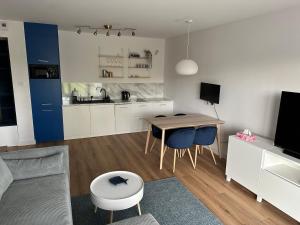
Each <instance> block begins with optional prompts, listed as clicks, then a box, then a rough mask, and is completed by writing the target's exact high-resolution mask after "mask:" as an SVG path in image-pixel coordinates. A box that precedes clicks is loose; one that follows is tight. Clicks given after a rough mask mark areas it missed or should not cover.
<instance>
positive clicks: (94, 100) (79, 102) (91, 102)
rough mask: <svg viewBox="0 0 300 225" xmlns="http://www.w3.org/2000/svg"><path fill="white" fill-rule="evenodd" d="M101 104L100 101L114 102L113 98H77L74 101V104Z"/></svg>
mask: <svg viewBox="0 0 300 225" xmlns="http://www.w3.org/2000/svg"><path fill="white" fill-rule="evenodd" d="M97 103H98V104H99V103H103V104H105V103H114V101H113V100H110V99H93V100H91V99H83V100H76V101H75V102H73V104H97Z"/></svg>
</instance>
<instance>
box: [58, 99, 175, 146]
mask: <svg viewBox="0 0 300 225" xmlns="http://www.w3.org/2000/svg"><path fill="white" fill-rule="evenodd" d="M172 113H173V102H172V101H162V102H134V103H128V104H90V105H68V106H64V107H63V118H64V133H65V139H66V140H67V139H75V138H86V137H95V136H103V135H112V134H116V133H117V134H122V133H131V132H140V131H145V130H147V125H148V124H147V123H146V122H145V120H144V118H145V117H152V116H156V115H161V114H163V115H168V114H172Z"/></svg>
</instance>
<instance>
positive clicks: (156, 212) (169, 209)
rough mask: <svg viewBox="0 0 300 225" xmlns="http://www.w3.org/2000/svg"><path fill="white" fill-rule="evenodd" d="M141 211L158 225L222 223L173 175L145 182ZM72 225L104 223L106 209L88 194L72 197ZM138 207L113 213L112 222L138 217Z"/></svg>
mask: <svg viewBox="0 0 300 225" xmlns="http://www.w3.org/2000/svg"><path fill="white" fill-rule="evenodd" d="M141 209H142V214H144V213H151V214H152V215H153V216H154V217H155V219H156V220H157V221H158V222H159V223H160V224H161V225H221V224H222V223H221V222H220V221H219V220H218V219H217V217H216V216H215V215H214V214H213V213H212V212H211V211H209V209H207V208H206V207H205V206H204V205H203V204H202V203H201V202H200V201H199V200H198V199H197V198H196V197H195V196H194V195H193V194H192V193H191V192H189V191H188V190H187V189H186V188H185V187H184V186H183V185H182V184H181V183H180V182H179V181H178V180H177V179H176V178H175V177H172V178H168V179H164V180H157V181H151V182H146V183H145V189H144V197H143V200H142V201H141ZM72 211H73V220H74V225H102V224H103V225H104V224H107V223H108V218H109V212H108V211H104V210H100V209H98V211H97V213H96V214H95V213H94V206H93V204H92V202H91V201H90V196H89V195H84V196H80V197H73V198H72ZM137 215H138V213H137V208H136V207H133V208H130V209H126V210H122V211H116V212H114V221H119V220H122V219H126V218H130V217H134V216H137Z"/></svg>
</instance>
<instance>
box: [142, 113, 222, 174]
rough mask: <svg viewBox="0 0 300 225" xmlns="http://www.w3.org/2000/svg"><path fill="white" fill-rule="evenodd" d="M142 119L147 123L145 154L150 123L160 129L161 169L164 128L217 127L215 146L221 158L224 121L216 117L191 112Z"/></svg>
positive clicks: (149, 134) (160, 166) (149, 133)
mask: <svg viewBox="0 0 300 225" xmlns="http://www.w3.org/2000/svg"><path fill="white" fill-rule="evenodd" d="M144 120H145V121H146V122H147V123H148V131H147V139H146V146H145V154H147V151H148V146H149V141H150V136H151V130H152V129H151V128H152V125H154V126H155V127H157V128H159V129H161V131H162V136H161V148H160V164H159V168H160V169H162V165H163V157H164V145H165V137H166V135H165V134H166V130H171V129H178V128H184V127H195V128H197V127H205V126H215V127H217V135H216V139H217V146H218V153H219V157H220V158H221V157H222V155H221V125H222V124H224V123H225V122H224V121H223V120H220V119H218V118H214V117H211V116H207V115H204V114H199V113H193V114H184V115H180V116H175V115H167V116H166V117H146V118H144Z"/></svg>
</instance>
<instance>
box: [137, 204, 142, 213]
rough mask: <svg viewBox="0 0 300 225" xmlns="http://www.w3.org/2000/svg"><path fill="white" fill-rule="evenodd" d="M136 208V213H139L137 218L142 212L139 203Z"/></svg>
mask: <svg viewBox="0 0 300 225" xmlns="http://www.w3.org/2000/svg"><path fill="white" fill-rule="evenodd" d="M137 208H138V211H139V216H141V215H142V211H141V205H140V203H138V204H137Z"/></svg>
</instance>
